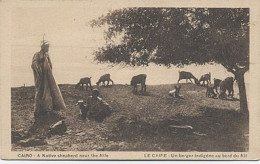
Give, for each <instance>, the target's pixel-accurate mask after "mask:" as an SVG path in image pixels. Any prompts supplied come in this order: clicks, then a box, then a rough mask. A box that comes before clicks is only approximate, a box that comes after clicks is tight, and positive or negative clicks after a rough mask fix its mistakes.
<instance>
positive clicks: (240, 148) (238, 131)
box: [110, 107, 248, 152]
mask: <svg viewBox="0 0 260 164" xmlns="http://www.w3.org/2000/svg"><path fill="white" fill-rule="evenodd" d="M201 110H203V111H204V114H203V115H201V116H196V117H185V116H181V115H179V116H176V117H171V118H166V119H163V120H160V121H158V122H152V121H147V120H143V119H141V118H139V117H132V118H126V117H124V116H122V117H119V118H118V119H117V121H116V125H117V126H115V128H114V129H113V135H111V136H110V139H111V140H115V141H118V140H121V141H127V142H133V143H137V142H138V143H142V144H140V145H138V146H137V147H131V146H130V147H129V150H135V151H138V150H140V151H141V150H142V149H143V148H144V147H146V150H151V151H160V150H163V151H173V150H174V151H222V152H225V151H236V152H244V151H248V119H246V118H245V117H244V116H243V115H242V114H240V113H238V112H236V111H233V110H223V109H216V108H203V107H202V108H201ZM191 127H192V128H191ZM149 147H150V148H149Z"/></svg>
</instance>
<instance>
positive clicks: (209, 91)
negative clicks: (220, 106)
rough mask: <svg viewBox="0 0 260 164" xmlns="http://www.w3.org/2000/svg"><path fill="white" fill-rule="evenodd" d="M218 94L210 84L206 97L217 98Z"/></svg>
mask: <svg viewBox="0 0 260 164" xmlns="http://www.w3.org/2000/svg"><path fill="white" fill-rule="evenodd" d="M216 96H217V94H216V93H215V92H214V88H213V87H212V86H208V87H207V91H206V97H209V98H215V97H216Z"/></svg>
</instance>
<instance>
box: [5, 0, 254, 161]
mask: <svg viewBox="0 0 260 164" xmlns="http://www.w3.org/2000/svg"><path fill="white" fill-rule="evenodd" d="M40 2H41V1H40ZM2 3H4V2H2ZM75 3H76V1H75ZM29 4H33V2H31V3H29ZM40 4H41V3H38V5H36V6H30V5H28V6H26V5H21V6H19V5H17V6H14V7H13V9H12V10H11V11H10V17H11V19H10V24H11V27H10V29H9V30H10V34H11V35H10V38H9V40H10V53H11V54H10V103H11V107H10V117H11V118H10V131H9V134H8V135H10V138H11V139H10V142H11V143H10V149H11V152H37V151H40V152H44V153H45V155H43V154H41V155H40V156H34V155H33V157H35V158H36V157H51V155H50V156H48V152H64V153H65V154H66V152H74V151H75V152H136V153H138V152H157V153H159V154H157V155H156V157H163V156H160V152H168V153H169V152H184V153H189V152H191V153H192V152H219V153H221V152H233V153H234V152H245V153H248V152H249V150H250V149H251V148H250V145H249V138H250V135H251V133H250V132H249V129H250V128H251V126H250V125H249V122H250V119H251V114H252V113H251V112H252V109H251V108H250V107H251V106H250V105H248V104H249V103H250V102H251V101H253V100H251V98H252V97H251V96H248V95H249V94H250V93H249V87H250V85H252V84H251V83H252V82H251V79H252V77H251V76H250V71H251V64H252V63H251V61H250V58H251V55H250V43H251V42H250V37H251V35H250V29H251V26H252V23H251V22H250V20H251V19H250V17H251V11H250V10H251V9H250V7H174V6H172V7H169V6H167V7H164V6H153V7H150V6H145V5H144V6H142V5H140V6H132V5H128V6H127V5H120V4H118V5H113V4H111V3H109V2H103V3H95V2H92V1H85V2H84V3H82V4H84V5H76V6H70V5H66V6H62V7H59V5H56V6H51V5H49V6H48V5H43V6H42V7H41V5H40ZM256 126H258V125H256ZM249 127H250V128H249ZM150 155H151V154H150ZM150 155H149V154H144V157H147V159H150V158H151V157H155V156H150ZM29 156H30V155H29ZM29 156H26V154H20V156H19V154H18V157H29ZM33 157H30V158H33ZM70 157H71V158H74V157H73V155H72V154H71V155H70V154H68V156H65V155H64V156H61V158H66V159H69V158H70ZM76 157H78V156H76ZM85 157H86V159H88V157H89V156H87V155H86V156H85ZM99 157H101V158H103V157H106V154H103V156H102V155H101V154H100V156H99ZM170 157H176V158H177V156H174V155H173V154H171V155H170V154H169V155H167V157H165V159H169V158H170ZM193 157H196V156H193ZM222 157H223V154H222ZM233 157H234V156H233ZM243 157H245V158H246V154H244V156H243V154H240V155H239V157H238V158H243ZM16 158H17V157H16ZM124 158H125V159H132V158H133V157H130V156H129V158H127V155H125V157H124ZM179 158H186V159H188V156H187V155H184V156H181V155H180V154H179V155H178V159H179ZM199 158H206V157H204V156H200V157H199ZM212 158H213V157H212ZM214 158H215V157H214ZM74 159H75V158H74ZM172 159H174V158H172ZM224 159H225V158H224Z"/></svg>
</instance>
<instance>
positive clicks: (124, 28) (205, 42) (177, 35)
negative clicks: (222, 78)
mask: <svg viewBox="0 0 260 164" xmlns="http://www.w3.org/2000/svg"><path fill="white" fill-rule="evenodd" d="M91 25H92V27H96V26H98V27H100V26H105V25H106V26H107V27H108V28H107V30H106V32H105V39H106V41H107V44H106V45H105V46H104V47H101V48H99V49H98V50H97V51H96V52H95V59H96V60H98V61H99V62H110V63H115V64H117V63H125V64H128V65H132V66H140V65H148V64H149V63H151V62H152V63H155V64H159V65H165V66H168V67H170V66H172V65H176V66H180V65H189V64H205V63H212V62H216V63H220V64H222V65H223V66H224V67H225V68H227V70H228V71H230V72H232V73H234V72H236V71H237V70H243V72H246V71H248V69H249V9H244V8H224V9H217V8H214V9H213V8H124V9H118V10H114V11H110V12H109V13H108V14H107V15H105V16H101V17H99V18H98V19H96V20H93V21H91ZM120 36H122V37H121V38H120V39H121V40H120V43H119V44H116V43H115V42H114V40H116V39H118V38H119V37H120Z"/></svg>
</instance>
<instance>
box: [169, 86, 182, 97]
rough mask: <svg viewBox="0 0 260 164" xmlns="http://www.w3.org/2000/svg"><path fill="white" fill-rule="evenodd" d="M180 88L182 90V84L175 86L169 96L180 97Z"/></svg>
mask: <svg viewBox="0 0 260 164" xmlns="http://www.w3.org/2000/svg"><path fill="white" fill-rule="evenodd" d="M180 90H181V85H180V86H178V87H177V86H174V89H173V90H171V91H169V96H172V97H180V95H179V93H180Z"/></svg>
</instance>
